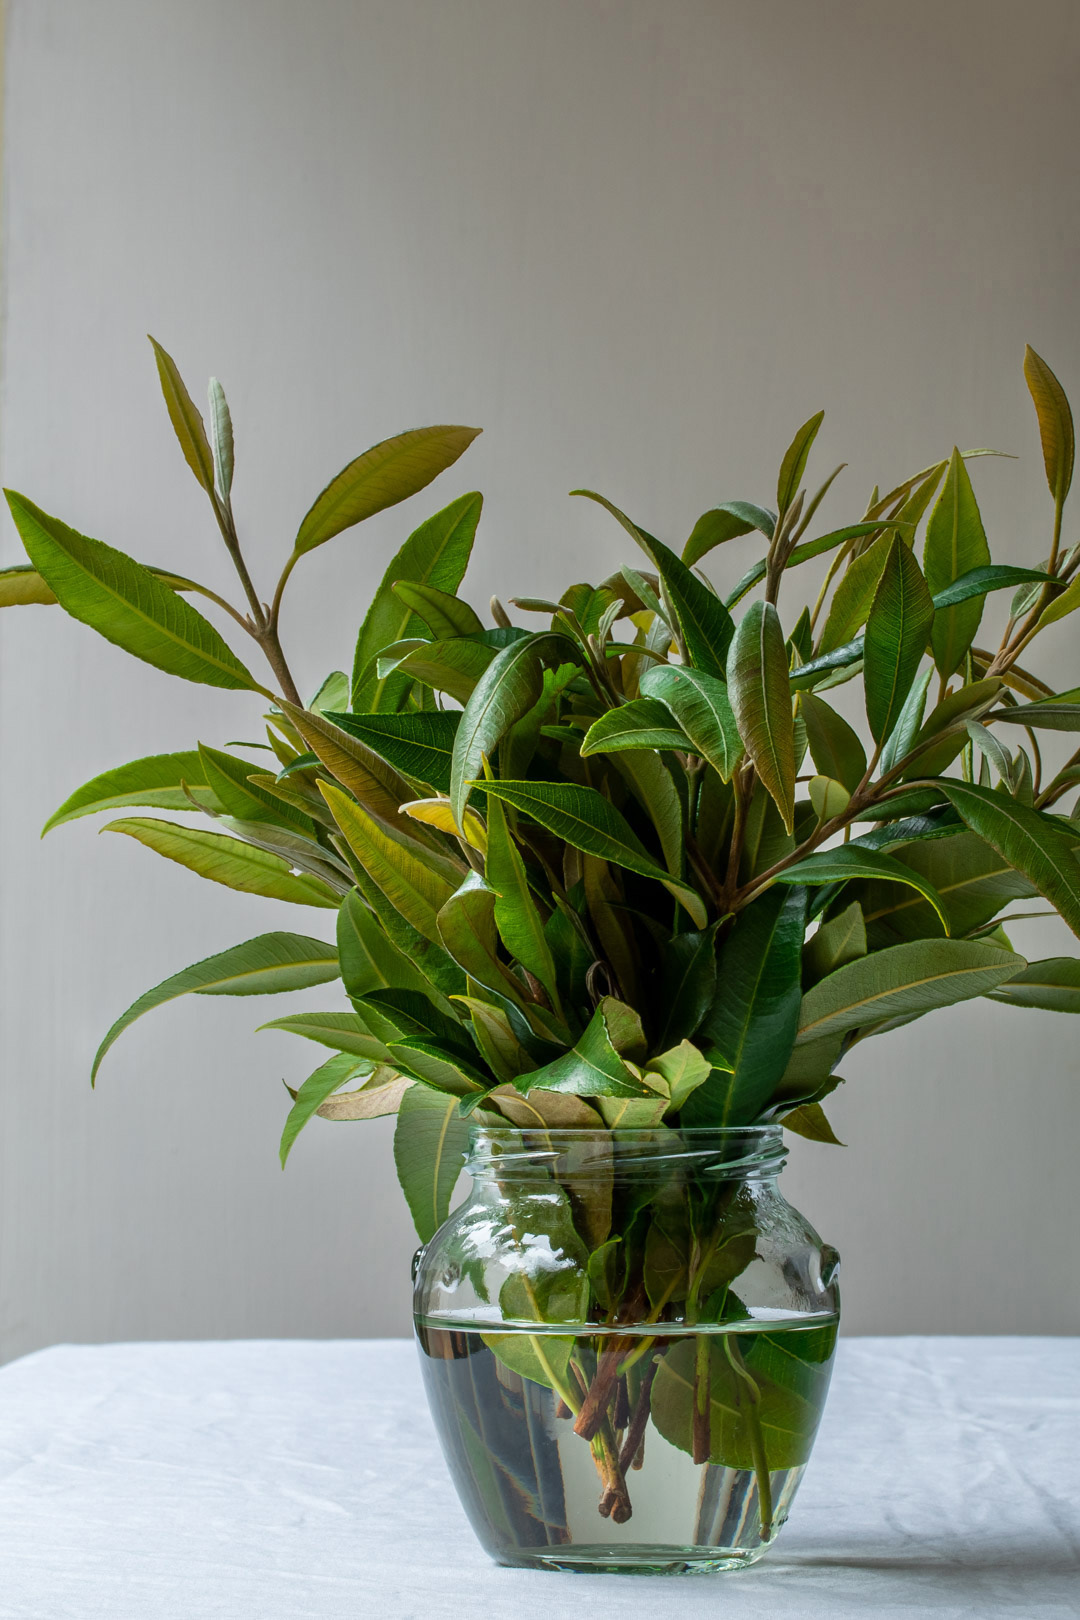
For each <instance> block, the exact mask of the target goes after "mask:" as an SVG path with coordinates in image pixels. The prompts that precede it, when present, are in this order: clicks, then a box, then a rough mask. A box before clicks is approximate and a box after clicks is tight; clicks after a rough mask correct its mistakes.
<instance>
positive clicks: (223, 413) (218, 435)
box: [199, 377, 233, 503]
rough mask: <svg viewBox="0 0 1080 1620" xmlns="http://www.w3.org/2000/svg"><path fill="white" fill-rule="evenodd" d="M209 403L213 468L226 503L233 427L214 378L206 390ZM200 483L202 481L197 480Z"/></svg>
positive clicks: (231, 461) (230, 472)
mask: <svg viewBox="0 0 1080 1620" xmlns="http://www.w3.org/2000/svg"><path fill="white" fill-rule="evenodd" d="M208 395H209V403H210V437H211V439H212V440H213V447H214V468H215V471H216V473H217V486H218V490H219V491H220V494H221V498H222V500H223V501H225V502H226V503H228V500H229V497H230V495H231V494H232V481H233V427H232V417H231V415H230V414H229V404H228V401H227V400H226V398H225V390H224V388H222V386H221V384H220V383H219V382H218V380H217V378H216V377H211V379H210V385H209V389H208ZM199 482H200V483H202V479H201V478H200V479H199Z"/></svg>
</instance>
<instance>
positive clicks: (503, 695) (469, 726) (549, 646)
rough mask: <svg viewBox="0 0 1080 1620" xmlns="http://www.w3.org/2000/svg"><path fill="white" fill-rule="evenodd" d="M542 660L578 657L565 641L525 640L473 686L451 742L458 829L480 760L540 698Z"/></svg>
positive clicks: (545, 636) (556, 637)
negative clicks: (452, 746) (452, 744)
mask: <svg viewBox="0 0 1080 1620" xmlns="http://www.w3.org/2000/svg"><path fill="white" fill-rule="evenodd" d="M545 659H546V660H547V661H549V662H550V661H551V660H552V659H556V660H558V659H561V660H562V661H563V662H564V663H566V662H571V661H573V662H576V661H577V659H578V652H577V649H576V647H575V646H574V643H573V642H572V641H571V640H570V638H569V637H568V636H564V635H560V634H557V633H555V632H546V633H542V634H540V635H536V636H530V637H529V638H528V639H527V640H524V641H517V642H514V643H513V644H512V645H511V646H509V647H504V648H503V650H502V652H500V653H498V654H497V655H496V657H495V658H494V660H493V661H492V663H491V664H490V666H489V667H488V668H487V669H486V670H485V671H484V673H483V674H482V675H481V677H480V679H479V680H478V681H477V683H476V687H475V689H474V691H473V693H472V696H471V697H470V698H469V701H468V702H467V703H466V705H465V710H464V712H463V714H462V716H461V723H460V725H459V726H458V729H457V733H456V735H455V738H454V749H453V757H452V760H451V767H450V803H451V805H452V807H453V811H454V819H455V820H456V821H457V822H458V824H459V825H460V824H461V818H462V817H463V816H464V814H465V806H466V804H467V803H468V799H469V794H470V792H471V790H472V784H473V782H474V779H475V778H476V777H477V776H479V775H480V771H481V768H482V766H483V762H484V759H485V758H488V759H490V758H491V757H492V755H493V754H494V752H495V749H496V748H497V747H498V745H499V743H500V742H501V741H502V739H503V737H505V735H506V733H507V732H508V731H509V730H510V727H511V726H512V725H514V723H515V722H516V721H518V720H520V719H521V718H522V716H523V715H525V714H527V713H528V711H529V710H530V709H531V708H532V706H533V704H534V703H536V701H537V700H538V698H539V697H540V695H541V693H542V691H543V667H542V660H545Z"/></svg>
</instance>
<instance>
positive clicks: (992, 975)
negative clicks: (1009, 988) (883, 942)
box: [797, 939, 1025, 1045]
mask: <svg viewBox="0 0 1080 1620" xmlns="http://www.w3.org/2000/svg"><path fill="white" fill-rule="evenodd" d="M1024 965H1025V964H1024V959H1023V957H1022V956H1017V955H1016V954H1015V953H1014V952H1012V951H1004V950H1000V949H999V948H998V947H997V946H995V945H981V944H979V943H978V942H977V941H975V940H967V939H932V940H930V939H928V940H915V941H912V942H911V943H909V944H905V945H892V946H890V947H889V948H888V949H887V950H883V951H874V952H873V953H872V954H871V955H869V956H862V957H859V959H858V960H857V961H854V962H849V963H848V964H847V965H846V966H845V967H841V968H838V969H837V970H836V972H835V973H830V974H829V976H828V978H825V979H822V980H821V981H820V982H819V983H818V984H815V985H814V986H813V988H812V989H811V990H808V991H807V993H806V995H805V996H804V997H803V1004H802V1012H801V1014H800V1016H799V1033H798V1037H797V1039H798V1043H799V1044H800V1045H805V1044H806V1043H807V1042H809V1041H817V1040H822V1039H823V1038H824V1037H825V1036H827V1035H839V1034H842V1033H843V1032H844V1031H845V1030H849V1029H863V1028H866V1027H867V1026H869V1025H873V1024H878V1023H882V1022H883V1021H885V1020H887V1019H888V1020H891V1019H897V1018H918V1017H919V1016H920V1015H921V1014H923V1013H927V1012H932V1011H933V1010H934V1008H936V1007H951V1006H953V1005H954V1003H956V1002H958V1001H966V1000H967V999H968V998H969V997H971V996H981V995H985V994H986V992H987V991H988V990H993V989H995V988H996V987H997V986H998V985H999V984H1002V983H1003V982H1004V981H1005V980H1006V979H1011V978H1013V977H1014V976H1015V975H1016V974H1017V973H1019V972H1020V971H1021V969H1022V968H1023V967H1024Z"/></svg>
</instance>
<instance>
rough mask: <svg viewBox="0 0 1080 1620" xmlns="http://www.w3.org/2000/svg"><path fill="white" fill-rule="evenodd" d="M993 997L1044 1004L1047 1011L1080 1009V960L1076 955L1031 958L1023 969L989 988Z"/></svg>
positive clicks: (1019, 1004) (1022, 1004)
mask: <svg viewBox="0 0 1080 1620" xmlns="http://www.w3.org/2000/svg"><path fill="white" fill-rule="evenodd" d="M989 995H990V999H991V1001H1004V1002H1007V1003H1008V1004H1009V1005H1010V1006H1012V1007H1040V1008H1042V1009H1043V1010H1044V1011H1046V1012H1068V1013H1076V1012H1080V962H1078V961H1077V960H1076V958H1075V957H1073V956H1049V957H1046V958H1045V959H1044V960H1043V961H1041V962H1029V963H1028V965H1027V967H1025V968H1024V970H1023V972H1022V973H1018V974H1017V975H1016V977H1015V979H1010V980H1009V981H1008V982H1007V983H1006V984H1001V985H998V987H997V989H996V990H991V991H990V992H989Z"/></svg>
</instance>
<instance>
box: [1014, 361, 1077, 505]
mask: <svg viewBox="0 0 1080 1620" xmlns="http://www.w3.org/2000/svg"><path fill="white" fill-rule="evenodd" d="M1024 379H1025V381H1026V382H1027V385H1028V392H1029V393H1030V394H1031V398H1032V400H1033V402H1034V405H1035V413H1036V415H1037V416H1038V419H1039V436H1040V438H1041V439H1042V452H1043V464H1044V465H1045V467H1046V482H1047V484H1048V485H1049V486H1050V493H1051V495H1052V496H1053V497H1054V505H1055V507H1056V508H1057V512H1058V514H1059V518H1060V513H1061V508H1062V507H1063V506H1064V504H1065V497H1066V496H1067V495H1068V493H1069V489H1070V487H1071V485H1072V475H1073V461H1074V459H1075V455H1076V440H1075V435H1074V431H1073V418H1072V411H1071V410H1070V409H1069V401H1068V399H1067V398H1066V397H1065V390H1064V389H1063V388H1062V386H1061V384H1060V383H1059V382H1058V380H1057V378H1056V377H1055V376H1054V373H1053V372H1052V371H1051V370H1050V367H1049V366H1048V365H1047V363H1046V361H1045V360H1043V359H1042V357H1041V356H1040V355H1037V354H1036V353H1035V350H1034V349H1033V348H1032V347H1031V345H1030V344H1029V345H1028V346H1027V349H1026V350H1025V353H1024Z"/></svg>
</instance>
